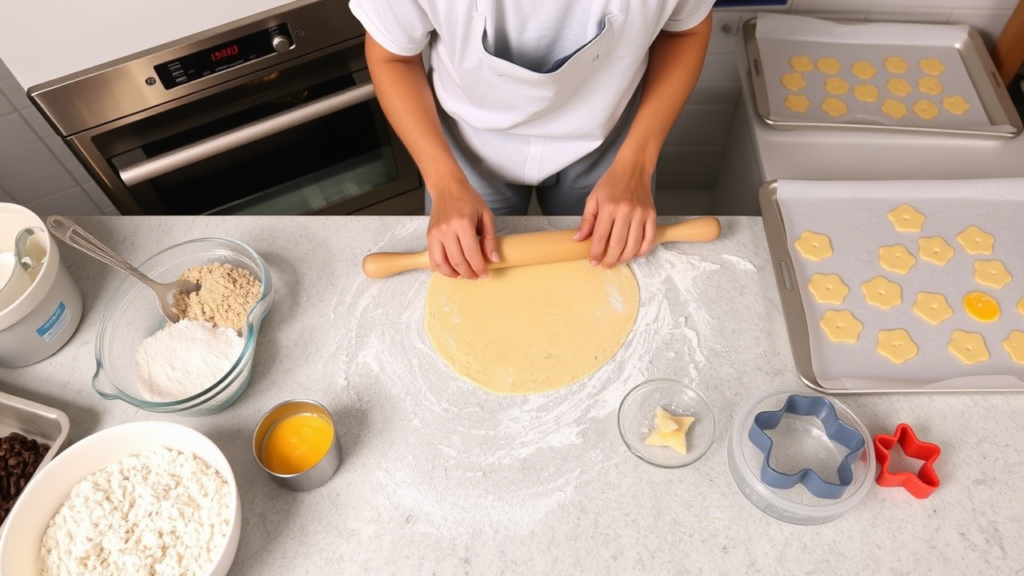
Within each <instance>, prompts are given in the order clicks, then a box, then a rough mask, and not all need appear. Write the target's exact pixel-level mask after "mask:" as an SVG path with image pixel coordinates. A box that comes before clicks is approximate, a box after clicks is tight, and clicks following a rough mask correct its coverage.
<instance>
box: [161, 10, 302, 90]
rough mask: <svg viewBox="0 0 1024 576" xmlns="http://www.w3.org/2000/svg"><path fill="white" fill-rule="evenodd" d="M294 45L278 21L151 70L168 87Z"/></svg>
mask: <svg viewBox="0 0 1024 576" xmlns="http://www.w3.org/2000/svg"><path fill="white" fill-rule="evenodd" d="M294 44H295V43H294V41H293V40H292V34H291V31H289V29H288V25H287V24H278V25H276V26H271V27H270V28H267V29H265V30H260V31H259V32H253V33H252V34H247V35H245V36H242V37H241V38H235V39H234V40H231V41H230V42H223V43H221V44H218V45H216V46H211V47H209V48H207V49H205V50H200V51H198V52H193V53H191V54H188V55H186V56H182V57H180V58H178V59H176V60H171V61H169V62H163V63H160V64H157V65H156V66H154V69H155V70H156V75H157V77H158V78H160V82H161V83H163V85H164V88H166V89H168V90H170V89H171V88H174V87H176V86H182V85H184V84H188V83H189V82H191V81H193V80H199V79H200V78H205V77H207V76H209V75H211V74H216V73H218V72H223V71H224V70H229V69H231V68H234V67H236V66H241V65H242V64H245V63H246V62H252V61H253V60H258V59H260V58H263V57H264V56H270V55H271V54H283V53H284V52H287V51H289V50H291V48H292V46H293V45H294Z"/></svg>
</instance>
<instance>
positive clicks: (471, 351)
mask: <svg viewBox="0 0 1024 576" xmlns="http://www.w3.org/2000/svg"><path fill="white" fill-rule="evenodd" d="M639 305H640V291H639V288H638V286H637V282H636V278H635V277H634V276H633V273H632V271H630V269H629V267H628V266H619V267H616V268H612V269H611V270H605V269H604V268H600V267H597V266H591V265H590V264H589V263H588V262H586V261H582V260H576V261H572V262H557V263H554V264H542V265H536V266H522V267H517V268H504V269H501V270H492V271H491V274H490V276H488V277H487V278H483V279H480V280H472V281H470V280H460V279H453V278H447V277H445V276H442V275H441V274H436V273H435V274H434V275H433V276H432V277H431V279H430V283H429V285H428V286H427V300H426V314H425V316H426V318H425V319H426V328H427V335H428V336H429V337H430V342H431V344H433V346H434V350H435V351H436V352H437V354H438V356H440V357H441V359H442V360H444V361H445V363H446V364H448V366H450V367H451V368H452V370H454V371H455V372H456V373H458V374H459V375H460V376H462V377H464V378H466V379H467V380H470V381H472V382H474V383H476V384H477V385H479V386H480V387H482V388H485V389H487V390H490V391H492V392H497V393H499V394H534V393H538V392H547V391H550V390H556V389H558V388H562V387H565V386H568V385H570V384H572V383H574V382H577V381H579V380H580V379H582V378H585V377H587V376H589V375H590V374H592V373H593V372H595V371H596V370H597V369H598V368H600V367H601V366H603V365H604V364H605V363H606V362H608V360H609V359H611V357H612V356H614V355H615V353H616V352H618V350H619V348H621V347H622V344H623V343H624V342H625V341H626V337H627V336H628V335H629V332H630V330H632V328H633V323H634V322H635V321H636V315H637V311H638V310H639Z"/></svg>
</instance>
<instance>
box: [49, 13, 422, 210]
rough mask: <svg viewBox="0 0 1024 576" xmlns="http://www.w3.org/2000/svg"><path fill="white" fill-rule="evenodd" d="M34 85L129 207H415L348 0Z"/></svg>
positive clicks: (52, 118)
mask: <svg viewBox="0 0 1024 576" xmlns="http://www.w3.org/2000/svg"><path fill="white" fill-rule="evenodd" d="M29 96H30V98H31V99H32V101H33V102H34V103H35V105H36V106H37V107H38V108H39V110H40V111H41V112H42V114H43V115H44V116H45V117H46V118H47V119H48V120H49V122H50V123H51V125H52V126H53V127H54V128H55V129H56V130H57V132H58V134H60V135H61V136H62V137H63V138H64V140H65V142H67V144H68V146H69V147H70V148H71V149H72V151H73V152H74V153H75V154H76V156H78V158H79V159H80V160H81V161H82V162H83V164H84V165H85V166H86V168H87V169H88V170H89V171H90V173H91V174H92V175H93V176H94V177H95V178H96V180H97V182H99V183H100V185H101V186H102V187H103V189H104V191H105V192H106V194H107V195H108V196H109V197H110V199H111V201H112V202H113V203H114V205H115V206H116V207H117V208H118V209H119V210H121V211H122V212H123V213H125V214H308V213H319V214H348V213H358V212H375V213H414V212H417V211H419V212H420V213H422V206H423V198H422V194H421V192H420V191H421V190H422V188H421V184H420V178H419V174H418V172H417V170H416V166H415V164H414V163H413V161H412V158H411V157H410V156H409V153H408V152H407V151H406V150H405V148H404V147H403V146H402V144H401V142H400V141H399V140H398V138H397V136H395V134H394V132H393V131H392V130H391V128H390V127H389V126H388V123H387V120H386V119H385V118H384V115H383V113H382V112H381V109H380V106H379V105H378V104H377V101H376V98H374V93H373V86H372V84H371V83H370V78H369V74H368V73H367V70H366V62H365V59H364V56H363V30H362V28H361V27H360V25H359V23H358V21H357V20H356V19H355V18H354V17H353V16H352V14H351V13H350V12H349V10H348V7H347V2H345V1H343V0H315V1H305V2H302V1H300V2H294V3H291V4H287V5H285V6H284V7H283V8H280V9H276V10H273V11H270V12H266V13H263V14H257V15H256V16H253V17H251V18H248V19H245V20H242V21H238V22H234V23H231V24H229V25H226V26H223V27H220V28H217V29H215V30H211V31H208V32H205V33H202V34H199V35H196V36H192V37H189V38H185V39H182V40H181V41H179V42H175V43H173V44H169V45H164V46H159V47H157V48H155V49H152V50H149V51H147V52H145V53H141V54H135V55H132V56H129V57H127V58H125V59H122V60H119V61H116V62H111V63H109V64H106V65H104V66H100V67H97V68H94V69H91V70H86V71H84V72H81V73H78V74H75V75H72V76H69V77H66V78H61V79H58V80H55V81H53V82H49V83H46V84H43V85H40V86H36V87H33V88H30V89H29Z"/></svg>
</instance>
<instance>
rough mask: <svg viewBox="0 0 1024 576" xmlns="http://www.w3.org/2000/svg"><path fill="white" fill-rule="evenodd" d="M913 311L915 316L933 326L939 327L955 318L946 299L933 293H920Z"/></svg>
mask: <svg viewBox="0 0 1024 576" xmlns="http://www.w3.org/2000/svg"><path fill="white" fill-rule="evenodd" d="M913 310H914V314H917V315H918V316H919V317H920V318H921V319H923V320H924V321H925V322H928V323H929V324H931V325H933V326H938V325H939V324H942V323H943V322H945V321H946V320H949V319H950V318H952V317H953V308H952V307H951V306H950V305H949V301H947V300H946V297H945V296H943V295H942V294H935V293H932V292H918V293H917V299H916V300H914V308H913Z"/></svg>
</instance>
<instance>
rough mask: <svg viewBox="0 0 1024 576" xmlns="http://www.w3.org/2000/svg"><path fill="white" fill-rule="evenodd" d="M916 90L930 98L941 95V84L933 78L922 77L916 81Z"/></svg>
mask: <svg viewBox="0 0 1024 576" xmlns="http://www.w3.org/2000/svg"><path fill="white" fill-rule="evenodd" d="M917 90H918V91H919V92H924V93H925V94H931V95H932V96H938V95H939V94H942V82H939V79H938V78H935V77H933V76H922V77H920V78H918V79H917Z"/></svg>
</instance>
